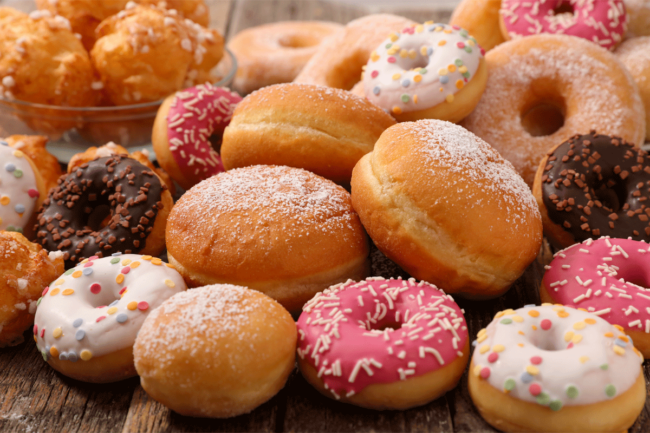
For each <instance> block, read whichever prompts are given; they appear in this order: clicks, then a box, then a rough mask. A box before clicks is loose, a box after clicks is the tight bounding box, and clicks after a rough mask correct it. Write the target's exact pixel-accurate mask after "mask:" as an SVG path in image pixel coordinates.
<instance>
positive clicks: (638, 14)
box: [624, 0, 650, 37]
mask: <svg viewBox="0 0 650 433" xmlns="http://www.w3.org/2000/svg"><path fill="white" fill-rule="evenodd" d="M624 2H625V8H626V9H627V16H628V18H629V20H630V22H629V23H628V26H627V27H628V32H627V36H628V37H636V36H650V0H624Z"/></svg>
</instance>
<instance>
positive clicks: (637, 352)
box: [632, 346, 643, 358]
mask: <svg viewBox="0 0 650 433" xmlns="http://www.w3.org/2000/svg"><path fill="white" fill-rule="evenodd" d="M632 350H634V353H636V354H637V355H639V356H640V357H641V358H643V355H642V354H641V352H639V350H638V349H637V348H636V347H634V346H632Z"/></svg>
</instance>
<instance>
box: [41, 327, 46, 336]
mask: <svg viewBox="0 0 650 433" xmlns="http://www.w3.org/2000/svg"><path fill="white" fill-rule="evenodd" d="M44 336H45V328H43V329H41V338H43V337H44Z"/></svg>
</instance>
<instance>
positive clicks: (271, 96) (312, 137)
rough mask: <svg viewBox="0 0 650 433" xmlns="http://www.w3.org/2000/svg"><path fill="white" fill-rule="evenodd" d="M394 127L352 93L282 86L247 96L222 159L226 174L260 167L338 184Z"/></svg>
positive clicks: (344, 182) (228, 131)
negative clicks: (287, 169)
mask: <svg viewBox="0 0 650 433" xmlns="http://www.w3.org/2000/svg"><path fill="white" fill-rule="evenodd" d="M394 124H395V121H394V120H393V119H392V118H391V117H390V116H389V115H388V114H386V113H384V112H383V111H382V110H381V109H380V108H379V107H377V106H375V105H374V104H372V103H371V102H368V101H367V100H366V99H364V98H361V97H359V96H356V95H354V94H352V93H350V92H346V91H344V90H339V89H331V88H326V87H322V86H314V85H306V84H296V83H291V84H278V85H275V86H269V87H265V88H264V89H261V90H258V91H257V92H255V93H253V94H251V95H248V96H247V97H246V98H244V100H243V101H242V102H241V103H240V104H239V106H238V107H237V109H236V110H235V113H234V116H233V119H232V122H231V123H230V125H229V126H228V127H227V128H226V132H225V134H224V136H223V144H222V145H221V157H222V158H223V164H224V166H225V168H226V169H227V170H231V169H233V168H238V167H246V166H250V165H256V164H267V165H286V166H289V167H296V168H304V169H305V170H309V171H311V172H313V173H316V174H318V175H320V176H323V177H325V178H327V179H330V180H332V181H334V182H336V183H339V184H342V185H347V184H349V183H350V177H351V176H352V169H353V168H354V166H355V164H356V163H357V162H358V161H359V159H361V157H362V156H363V155H365V154H366V153H368V152H370V151H372V148H373V147H374V145H375V142H376V141H377V139H378V138H379V136H380V135H381V133H382V132H384V130H385V129H386V128H388V127H390V126H392V125H394Z"/></svg>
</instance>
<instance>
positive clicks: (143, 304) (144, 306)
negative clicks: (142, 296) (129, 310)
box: [138, 301, 149, 311]
mask: <svg viewBox="0 0 650 433" xmlns="http://www.w3.org/2000/svg"><path fill="white" fill-rule="evenodd" d="M147 308H149V303H148V302H145V301H142V302H138V310H140V311H144V310H146V309H147Z"/></svg>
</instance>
